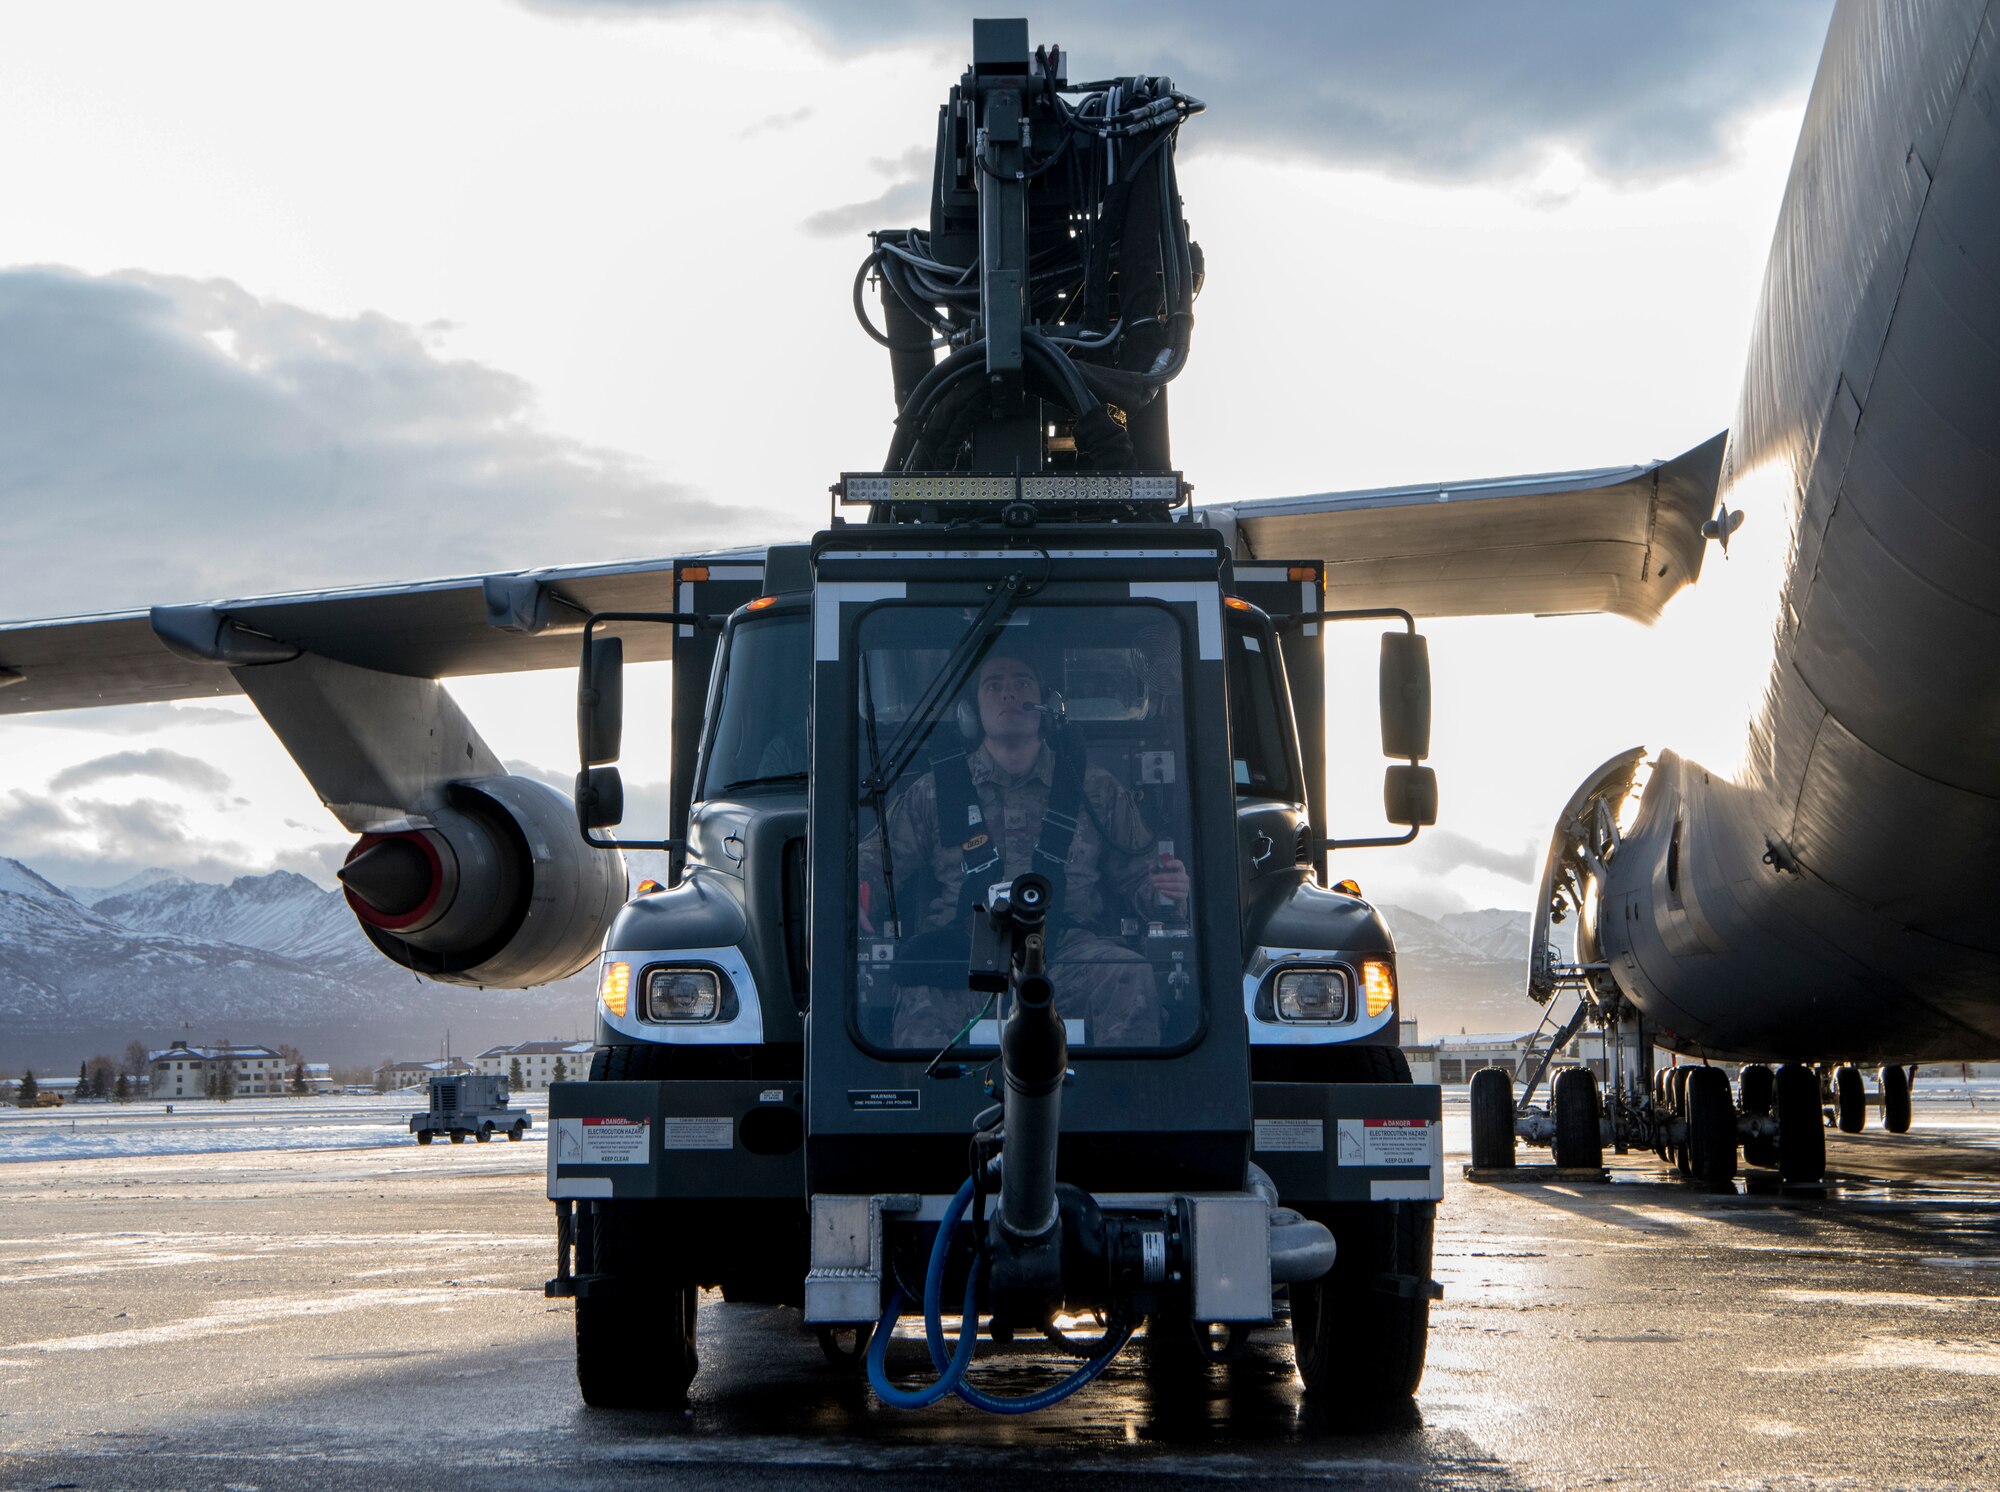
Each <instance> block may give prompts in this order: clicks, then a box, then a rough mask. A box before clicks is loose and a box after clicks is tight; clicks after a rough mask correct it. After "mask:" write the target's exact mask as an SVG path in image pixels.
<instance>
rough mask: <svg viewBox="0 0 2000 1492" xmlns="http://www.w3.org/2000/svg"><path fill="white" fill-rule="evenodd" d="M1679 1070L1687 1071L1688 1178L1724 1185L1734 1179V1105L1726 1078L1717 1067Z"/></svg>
mask: <svg viewBox="0 0 2000 1492" xmlns="http://www.w3.org/2000/svg"><path fill="white" fill-rule="evenodd" d="M1681 1071H1683V1072H1685V1073H1686V1074H1687V1077H1686V1079H1685V1086H1684V1088H1683V1090H1682V1091H1683V1094H1684V1095H1685V1097H1686V1100H1687V1106H1686V1116H1687V1157H1688V1175H1689V1178H1690V1179H1691V1180H1693V1181H1695V1182H1697V1183H1698V1184H1700V1185H1702V1186H1727V1185H1728V1184H1729V1183H1730V1182H1732V1181H1734V1180H1735V1179H1736V1105H1735V1103H1734V1101H1733V1100H1732V1099H1731V1098H1730V1096H1729V1079H1728V1078H1727V1077H1725V1076H1724V1075H1723V1072H1722V1069H1721V1068H1719V1067H1688V1068H1682V1069H1681Z"/></svg>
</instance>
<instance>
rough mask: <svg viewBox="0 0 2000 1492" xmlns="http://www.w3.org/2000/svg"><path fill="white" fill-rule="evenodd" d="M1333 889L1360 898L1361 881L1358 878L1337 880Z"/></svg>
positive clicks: (1343, 894) (1344, 894)
mask: <svg viewBox="0 0 2000 1492" xmlns="http://www.w3.org/2000/svg"><path fill="white" fill-rule="evenodd" d="M1333 889H1334V890H1336V891H1338V892H1339V893H1340V894H1341V895H1342V896H1352V897H1356V898H1359V897H1360V895H1361V883H1360V882H1359V881H1356V880H1346V881H1335V882H1334V883H1333Z"/></svg>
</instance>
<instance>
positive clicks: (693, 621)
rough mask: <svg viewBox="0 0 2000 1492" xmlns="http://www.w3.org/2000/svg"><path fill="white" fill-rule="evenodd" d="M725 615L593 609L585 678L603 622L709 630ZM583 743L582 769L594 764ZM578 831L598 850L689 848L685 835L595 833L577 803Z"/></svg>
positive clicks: (586, 626)
mask: <svg viewBox="0 0 2000 1492" xmlns="http://www.w3.org/2000/svg"><path fill="white" fill-rule="evenodd" d="M724 620H725V618H723V617H720V616H714V615H711V614H709V613H707V612H700V611H593V612H592V613H591V614H590V615H589V616H587V617H585V618H584V621H583V661H582V664H581V667H582V670H583V678H584V679H588V677H589V671H590V643H591V636H592V634H593V633H594V632H595V631H596V629H597V626H598V624H599V623H600V622H652V623H656V624H659V625H661V626H680V627H706V628H708V629H709V630H710V631H717V632H719V631H721V630H722V624H723V622H724ZM582 747H583V743H582V742H581V741H578V742H577V748H578V749H577V757H578V768H579V770H580V771H581V772H583V773H588V772H589V771H590V766H591V764H590V763H589V762H587V761H584V760H582V758H583V756H584V751H583V749H582ZM577 831H578V832H579V833H581V834H582V835H583V842H584V843H585V844H587V845H589V846H590V847H591V848H592V849H596V850H665V851H666V852H667V853H668V854H675V855H677V854H680V853H681V852H683V851H684V850H686V849H687V841H686V840H685V839H609V838H606V837H604V836H602V835H599V834H596V833H593V832H592V831H591V828H590V825H588V824H586V823H585V822H583V805H582V804H581V803H579V804H578V805H577Z"/></svg>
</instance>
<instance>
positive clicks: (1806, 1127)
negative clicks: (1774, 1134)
mask: <svg viewBox="0 0 2000 1492" xmlns="http://www.w3.org/2000/svg"><path fill="white" fill-rule="evenodd" d="M1776 1108H1777V1114H1778V1174H1779V1175H1780V1176H1781V1177H1783V1178H1784V1179H1785V1180H1786V1181H1789V1182H1793V1183H1795V1184H1796V1183H1806V1182H1814V1181H1824V1180H1825V1179H1826V1118H1825V1116H1824V1115H1823V1114H1822V1113H1821V1112H1820V1105H1819V1074H1818V1073H1816V1072H1814V1071H1813V1070H1812V1069H1811V1068H1810V1067H1806V1066H1803V1065H1802V1064H1800V1063H1797V1062H1787V1063H1786V1064H1785V1065H1784V1066H1783V1067H1780V1068H1779V1069H1778V1086H1777V1103H1776Z"/></svg>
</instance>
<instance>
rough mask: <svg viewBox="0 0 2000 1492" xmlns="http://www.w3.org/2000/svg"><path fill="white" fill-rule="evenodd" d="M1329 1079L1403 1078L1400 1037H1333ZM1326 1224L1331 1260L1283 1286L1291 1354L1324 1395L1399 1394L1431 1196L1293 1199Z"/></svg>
mask: <svg viewBox="0 0 2000 1492" xmlns="http://www.w3.org/2000/svg"><path fill="white" fill-rule="evenodd" d="M1328 1056H1329V1059H1330V1060H1329V1063H1328V1068H1329V1075H1328V1078H1327V1081H1329V1082H1336V1083H1407V1082H1409V1081H1410V1063H1409V1059H1408V1058H1407V1057H1405V1056H1404V1055H1403V1053H1402V1050H1401V1049H1400V1048H1398V1047H1335V1048H1331V1049H1330V1050H1329V1052H1328ZM1298 1210H1299V1211H1300V1212H1302V1213H1304V1214H1305V1215H1306V1216H1307V1217H1310V1218H1312V1219H1313V1220H1314V1221H1316V1222H1320V1223H1324V1224H1325V1225H1326V1227H1327V1228H1328V1230H1329V1231H1330V1232H1332V1234H1333V1237H1334V1244H1335V1247H1336V1253H1335V1256H1334V1265H1333V1268H1332V1269H1331V1270H1330V1271H1329V1272H1328V1273H1327V1274H1326V1275H1324V1276H1323V1277H1322V1278H1320V1279H1317V1280H1313V1281H1310V1282H1308V1283H1306V1284H1302V1285H1293V1286H1292V1287H1291V1295H1292V1358H1293V1361H1294V1362H1296V1363H1297V1365H1298V1370H1299V1377H1300V1378H1301V1379H1303V1380H1304V1382H1305V1388H1306V1392H1307V1393H1308V1394H1311V1395H1313V1396H1314V1397H1315V1398H1320V1399H1324V1400H1325V1401H1326V1402H1328V1403H1330V1404H1336V1405H1345V1404H1357V1403H1364V1402H1374V1403H1378V1404H1379V1403H1381V1402H1383V1401H1385V1400H1399V1399H1407V1398H1409V1397H1410V1395H1412V1394H1414V1393H1415V1392H1416V1391H1417V1385H1418V1384H1419V1383H1420V1382H1422V1380H1423V1376H1424V1346H1425V1341H1426V1338H1427V1337H1428V1335H1429V1332H1430V1321H1431V1297H1430V1284H1431V1246H1432V1241H1433V1236H1434V1234H1435V1232H1436V1228H1437V1204H1436V1203H1435V1202H1323V1203H1317V1204H1308V1205H1305V1206H1301V1207H1299V1209H1298Z"/></svg>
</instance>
